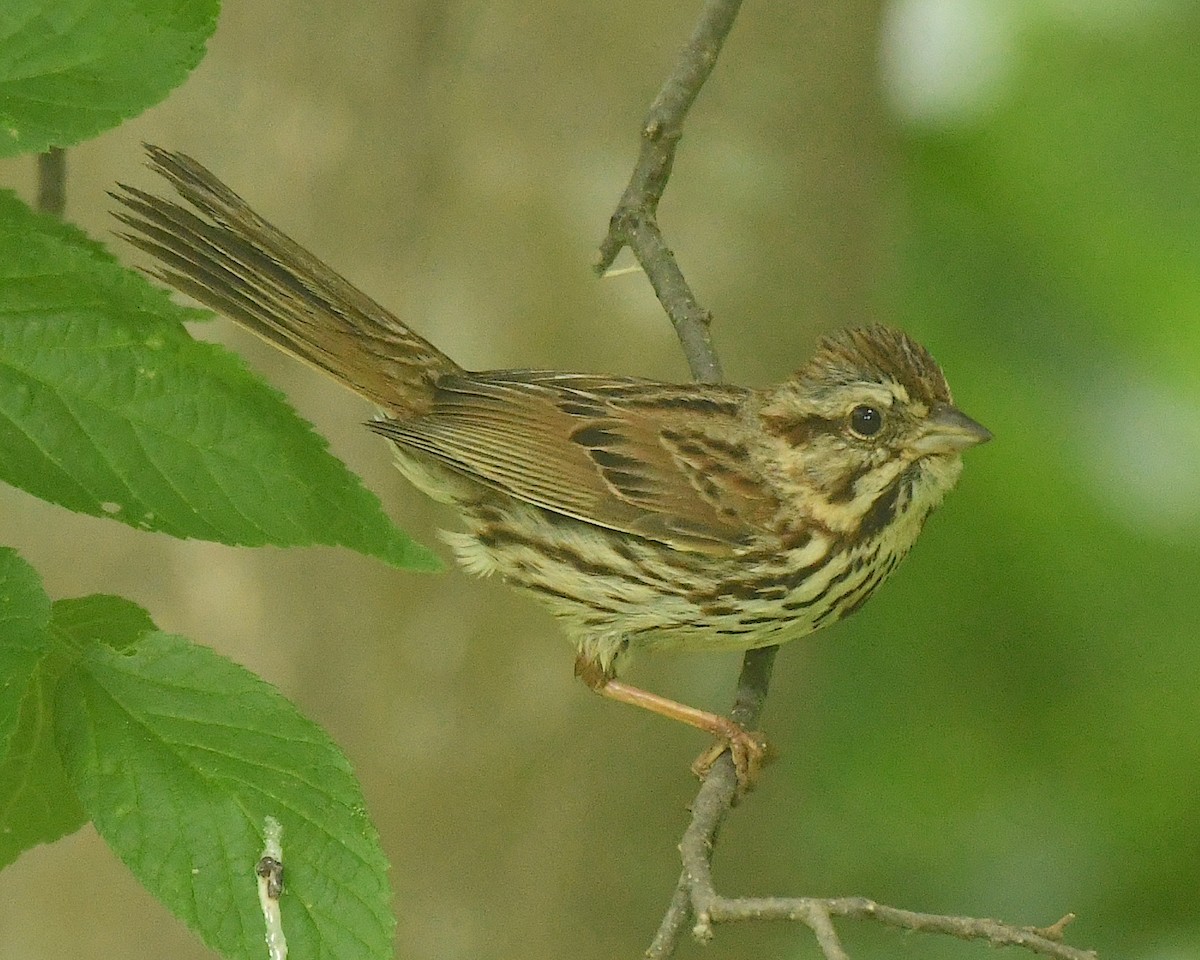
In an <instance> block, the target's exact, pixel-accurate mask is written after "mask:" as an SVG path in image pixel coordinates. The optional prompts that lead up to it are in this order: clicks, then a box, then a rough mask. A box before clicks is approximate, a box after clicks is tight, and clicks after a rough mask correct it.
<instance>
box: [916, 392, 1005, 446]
mask: <svg viewBox="0 0 1200 960" xmlns="http://www.w3.org/2000/svg"><path fill="white" fill-rule="evenodd" d="M991 439H992V432H991V431H990V430H989V429H988V428H987V427H984V426H982V425H980V424H978V423H976V422H975V421H974V420H972V419H971V418H970V417H968V416H967V415H966V414H965V413H961V412H960V411H959V410H957V409H956V408H954V407H952V406H950V405H949V404H946V403H939V404H937V405H936V406H935V407H934V408H933V409H932V410H930V411H929V416H928V417H926V418H925V431H924V432H923V433H922V434H921V436H920V437H919V438H918V439H917V442H916V444H915V445H914V446H915V447H916V450H917V453H918V454H919V455H920V456H923V457H927V456H936V455H938V454H948V453H960V452H962V451H963V450H966V449H967V448H968V447H973V446H975V445H976V444H979V443H987V442H988V441H989V440H991Z"/></svg>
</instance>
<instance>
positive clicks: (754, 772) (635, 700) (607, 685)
mask: <svg viewBox="0 0 1200 960" xmlns="http://www.w3.org/2000/svg"><path fill="white" fill-rule="evenodd" d="M575 676H577V677H579V679H580V680H582V681H583V682H584V683H586V684H587V685H588V686H589V687H591V688H592V689H593V690H595V691H596V692H597V693H598V694H600V695H601V696H604V697H608V698H610V699H612V700H619V701H620V702H621V703H628V704H630V705H632V706H635V707H641V708H643V709H644V710H650V711H652V712H654V713H657V714H660V715H661V716H664V717H669V718H670V719H672V720H678V721H680V722H681V723H686V724H688V725H689V726H693V727H696V728H698V729H700V730H704V731H705V732H707V733H710V734H712V735H713V736H714V737H716V738H717V742H716V743H714V744H713V745H712V746H711V747H709V748H708V749H707V750H705V751H704V753H702V754H700V756H699V757H697V758H696V761H695V762H694V763H693V764H692V772H693V773H694V774H696V776H698V777H700V778H701V779H703V778H704V777H706V776H707V775H708V771H709V770H710V769H711V768H712V765H713V764H714V763H715V762H716V760H717V758H718V757H719V756H720V755H721V754H722V753H724V752H725V751H726V750H728V751H729V754H730V756H731V757H732V758H733V765H734V768H735V770H736V771H737V781H738V793H739V794H743V793H745V792H746V791H747V790H751V789H753V787H754V784H755V782H756V781H757V780H758V774H759V771H760V770H761V768H762V765H763V762H764V761H765V760H766V758H767V756H768V748H767V741H766V740H765V739H764V738H763V735H762V734H761V733H756V732H752V731H749V730H746V729H745V728H744V727H742V726H741V724H738V723H734V722H733V721H732V720H730V719H729V718H728V717H723V716H721V715H720V714H716V713H709V712H708V711H706V710H697V709H696V708H695V707H689V706H688V705H687V704H686V703H680V702H679V701H678V700H671V699H669V698H667V697H662V696H659V695H658V694H657V693H650V692H649V691H648V690H643V689H641V688H640V687H634V686H631V685H630V684H628V683H625V682H623V681H621V680H617V679H615V678H614V677H613V676H612V674H610V673H608V672H607V671H606V670H604V669H603V668H602V667H601V666H600V665H599V664H598V663H596V661H595V660H591V659H588V658H586V657H584V656H582V655H581V656H579V657H576V658H575Z"/></svg>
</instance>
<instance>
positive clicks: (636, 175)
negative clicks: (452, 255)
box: [596, 0, 742, 383]
mask: <svg viewBox="0 0 1200 960" xmlns="http://www.w3.org/2000/svg"><path fill="white" fill-rule="evenodd" d="M741 5H742V0H706V2H705V4H704V10H703V11H702V12H701V14H700V20H699V22H698V23H697V24H696V29H695V30H694V31H693V32H692V36H691V37H690V38H689V39H688V42H687V43H686V44H685V45H684V47H683V49H682V50H681V51H680V52H679V59H678V60H677V61H676V63H675V69H674V70H672V71H671V74H670V76H668V77H667V79H666V82H665V83H663V85H662V88H661V89H660V90H659V91H658V96H656V97H655V98H654V102H653V103H652V104H650V111H649V112H648V113H647V114H646V119H645V120H644V121H643V122H642V149H641V152H640V153H639V154H638V159H637V163H636V164H635V165H634V168H633V176H632V177H630V179H629V186H627V187H626V188H625V193H624V194H622V196H621V200H620V202H619V203H618V204H617V209H616V212H615V213H614V214H613V215H612V219H611V220H610V221H609V225H608V233H607V234H606V235H605V237H604V239H603V240H602V241H601V242H600V255H599V257H598V258H597V260H596V272H597V273H601V274H603V273H605V272H607V271H608V268H609V267H611V266H612V264H613V261H614V260H615V259H616V258H617V254H618V253H620V252H621V249H622V248H623V247H629V249H630V250H631V251H632V252H633V255H634V256H635V257H637V261H638V263H639V264H641V267H642V269H643V270H645V271H646V276H647V277H648V278H649V279H650V285H651V286H652V287H654V292H655V294H656V295H657V296H658V300H659V302H660V303H661V304H662V305H663V309H664V310H666V311H667V316H668V317H670V318H671V323H673V324H674V325H675V333H676V334H677V335H678V337H679V342H680V343H681V344H682V345H683V352H684V356H686V357H687V361H688V366H690V367H691V368H692V376H694V377H695V378H696V379H697V380H700V381H702V382H704V383H717V382H719V381H720V380H721V363H720V361H719V360H718V359H717V354H716V352H715V351H714V350H713V345H712V338H711V337H710V336H709V324H710V323H711V322H712V314H710V313H709V312H708V311H707V310H705V309H704V308H703V307H702V306H700V304H699V303H698V302H697V301H696V297H695V295H694V294H693V293H692V289H691V287H689V286H688V283H687V281H686V280H685V279H684V278H683V273H682V272H681V271H680V269H679V265H678V264H677V263H676V262H675V255H674V254H673V253H671V250H670V248H669V247H668V246H667V244H666V241H665V240H663V235H662V231H661V230H659V227H658V202H659V201H660V200H661V199H662V195H663V191H665V190H666V189H667V181H668V180H669V179H670V177H671V167H672V165H673V164H674V163H675V148H676V147H677V146H678V144H679V138H680V137H681V136H682V135H683V120H684V118H685V117H686V116H687V113H688V110H690V109H691V106H692V103H694V102H695V100H696V95H697V94H698V93H699V92H700V88H701V87H702V86H704V81H705V80H707V79H708V75H709V74H710V73H712V69H713V67H714V66H715V65H716V62H717V55H718V54H719V53H720V52H721V46H722V45H723V44H724V43H725V37H726V36H727V35H728V33H729V30H730V28H731V27H732V26H733V21H734V20H735V19H736V18H737V14H738V9H739V8H740V7H741Z"/></svg>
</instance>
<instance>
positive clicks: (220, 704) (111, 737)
mask: <svg viewBox="0 0 1200 960" xmlns="http://www.w3.org/2000/svg"><path fill="white" fill-rule="evenodd" d="M57 711H58V716H59V727H58V742H59V744H60V749H61V751H62V754H63V758H64V762H65V764H66V767H67V770H68V773H69V776H70V778H71V782H72V783H73V785H74V787H75V789H76V790H77V792H78V794H79V796H80V798H81V799H82V800H83V804H84V807H85V808H86V809H87V811H88V813H89V814H90V815H91V818H92V820H93V821H94V822H95V825H96V829H97V830H98V831H99V832H100V835H101V836H102V837H104V839H105V840H106V841H107V842H108V844H109V845H110V846H111V847H112V848H113V850H114V851H115V852H116V854H117V855H118V856H119V857H120V858H121V859H122V860H123V861H124V862H125V863H126V864H127V865H128V866H129V868H130V870H132V871H133V873H134V874H135V875H136V876H137V878H138V879H139V880H140V881H141V882H142V884H144V885H145V886H146V888H147V889H149V890H150V891H151V892H153V893H154V894H155V895H156V896H157V897H159V898H160V899H161V900H162V901H163V903H165V904H166V905H167V906H168V907H169V908H170V909H171V910H172V911H173V912H174V913H175V914H176V915H177V916H179V917H180V918H181V919H183V920H184V921H185V922H186V923H187V924H188V925H189V926H191V927H192V928H193V929H195V930H196V931H197V932H198V933H199V934H200V936H201V937H202V938H203V939H204V941H205V942H206V943H208V944H209V945H210V946H212V947H213V948H215V949H217V950H219V951H221V952H222V953H223V954H225V955H226V956H230V957H245V958H248V960H249V958H253V960H259V958H261V957H262V956H264V955H265V951H264V947H263V936H264V933H265V926H264V921H263V917H262V914H261V911H260V908H259V904H258V899H257V886H256V877H255V873H254V868H255V864H256V863H257V861H258V859H259V857H260V856H262V847H263V829H264V822H265V818H266V817H268V816H271V817H274V818H275V819H276V820H278V821H279V822H280V823H281V824H282V826H283V836H282V844H283V860H284V865H285V888H284V893H283V897H282V899H281V901H280V905H281V909H282V913H283V925H284V932H285V933H286V935H287V938H288V945H289V949H290V955H291V956H292V958H293V960H304V958H313V957H322V958H336V957H345V958H356V960H357V958H364V957H367V958H369V957H379V958H383V957H390V956H391V952H392V930H393V926H394V920H393V919H392V917H391V914H390V910H389V907H390V893H389V888H388V882H387V874H386V871H387V864H386V861H385V860H384V857H383V854H382V852H381V851H380V849H379V845H378V839H377V837H376V834H375V830H374V828H373V827H372V826H371V824H370V822H369V821H368V819H367V817H366V814H365V812H364V807H363V800H362V795H361V792H360V790H359V787H358V785H357V783H356V782H355V780H354V778H353V776H352V774H351V772H350V767H349V764H348V763H347V761H346V759H345V758H344V757H343V756H342V755H341V753H340V752H338V750H337V748H336V747H335V746H334V745H333V744H332V743H331V742H330V741H329V739H328V738H327V737H326V735H325V734H324V733H323V732H322V731H321V730H320V729H319V728H318V727H316V726H314V725H313V724H312V723H310V722H309V721H308V720H306V719H304V718H303V717H302V716H300V714H299V713H298V712H297V711H296V709H295V708H294V707H293V706H292V705H291V704H289V703H288V702H287V701H286V700H284V699H283V698H282V697H281V696H280V695H279V693H278V692H277V691H275V690H274V689H273V688H271V687H269V686H268V685H267V684H265V683H264V682H263V681H261V680H259V679H258V678H257V677H255V676H253V675H252V674H250V673H248V672H247V671H245V670H243V669H242V668H241V667H238V666H236V665H235V664H233V663H230V662H229V661H228V660H225V659H224V658H222V657H219V656H217V655H216V654H215V653H213V652H212V651H209V650H206V649H204V648H201V647H197V646H193V645H192V644H190V643H188V642H187V641H186V640H183V639H182V638H179V637H173V636H169V635H167V634H162V633H150V634H147V635H145V636H143V637H142V638H141V639H140V640H139V641H138V642H137V643H136V644H134V645H133V646H132V647H129V648H127V650H126V652H124V653H120V652H117V651H114V650H112V649H111V648H109V647H106V646H103V645H100V644H93V645H91V646H90V647H88V649H87V650H86V651H85V652H84V653H83V655H82V656H81V657H80V659H79V661H78V662H77V664H76V666H75V667H74V668H73V669H72V670H71V672H70V673H69V674H68V675H67V676H66V677H65V678H64V680H63V682H62V684H61V685H60V688H59V696H58V701H57Z"/></svg>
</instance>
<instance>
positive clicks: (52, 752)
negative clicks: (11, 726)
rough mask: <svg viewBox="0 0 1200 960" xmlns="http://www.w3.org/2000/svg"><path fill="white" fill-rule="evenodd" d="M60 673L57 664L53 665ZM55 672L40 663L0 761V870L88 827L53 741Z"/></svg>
mask: <svg viewBox="0 0 1200 960" xmlns="http://www.w3.org/2000/svg"><path fill="white" fill-rule="evenodd" d="M57 666H58V667H59V668H61V663H60V664H58V665H57ZM59 675H60V669H56V666H55V665H54V664H53V663H51V662H50V661H48V660H43V661H42V662H41V663H40V664H39V665H38V667H37V669H36V670H35V671H34V674H33V678H32V682H31V683H30V685H29V688H28V690H27V691H26V695H25V699H24V701H23V703H22V705H21V713H20V722H19V723H18V724H17V728H16V731H15V733H14V734H13V737H12V740H11V741H10V743H9V749H8V753H7V754H6V755H5V756H4V758H3V760H0V867H4V866H7V865H8V864H10V863H12V861H13V860H15V859H16V858H17V857H18V856H20V855H21V854H22V853H24V852H25V851H26V850H28V849H30V848H31V847H35V846H37V845H38V844H39V843H50V842H51V841H54V840H57V839H59V838H60V837H64V836H66V835H67V834H68V833H73V832H74V831H76V830H78V829H79V828H80V827H82V826H83V825H84V824H85V823H87V819H88V818H87V814H86V813H85V812H84V810H83V807H82V806H81V805H80V803H79V799H78V798H77V797H76V796H75V790H74V789H73V788H72V787H71V785H70V784H69V783H68V782H67V777H66V773H65V772H64V771H63V766H62V760H61V758H60V757H59V754H58V746H57V744H56V743H55V740H54V712H53V703H54V690H55V687H56V685H57V683H58V679H59Z"/></svg>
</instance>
